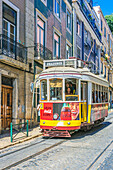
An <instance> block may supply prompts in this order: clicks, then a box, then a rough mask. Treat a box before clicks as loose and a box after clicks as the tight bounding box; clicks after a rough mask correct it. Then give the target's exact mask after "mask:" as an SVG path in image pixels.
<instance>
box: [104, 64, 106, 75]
mask: <svg viewBox="0 0 113 170" xmlns="http://www.w3.org/2000/svg"><path fill="white" fill-rule="evenodd" d="M104 76H105V77H106V66H104Z"/></svg>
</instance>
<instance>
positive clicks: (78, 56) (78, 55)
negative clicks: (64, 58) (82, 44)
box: [77, 47, 81, 58]
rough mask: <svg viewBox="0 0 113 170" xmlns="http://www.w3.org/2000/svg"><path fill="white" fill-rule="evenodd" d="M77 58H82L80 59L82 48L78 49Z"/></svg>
mask: <svg viewBox="0 0 113 170" xmlns="http://www.w3.org/2000/svg"><path fill="white" fill-rule="evenodd" d="M77 58H81V57H80V48H79V47H77Z"/></svg>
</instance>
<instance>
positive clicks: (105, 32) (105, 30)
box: [104, 27, 106, 38]
mask: <svg viewBox="0 0 113 170" xmlns="http://www.w3.org/2000/svg"><path fill="white" fill-rule="evenodd" d="M104 37H105V38H106V28H105V27H104Z"/></svg>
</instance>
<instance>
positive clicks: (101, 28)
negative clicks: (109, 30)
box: [101, 20, 103, 31]
mask: <svg viewBox="0 0 113 170" xmlns="http://www.w3.org/2000/svg"><path fill="white" fill-rule="evenodd" d="M102 30H103V22H102V20H101V31H102Z"/></svg>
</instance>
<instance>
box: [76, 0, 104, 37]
mask: <svg viewBox="0 0 113 170" xmlns="http://www.w3.org/2000/svg"><path fill="white" fill-rule="evenodd" d="M78 2H79V4H80V6H81V8H82V10H83V12H84V14H85V16H86V18H87V19H88V21H89V22H90V24H91V25H92V28H93V29H94V31H95V32H96V35H97V36H98V38H99V39H100V40H101V33H100V31H99V29H98V28H97V26H96V23H95V18H94V17H93V16H92V14H91V12H90V11H89V10H88V9H87V7H86V6H85V4H84V3H83V1H82V0H79V1H78Z"/></svg>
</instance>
